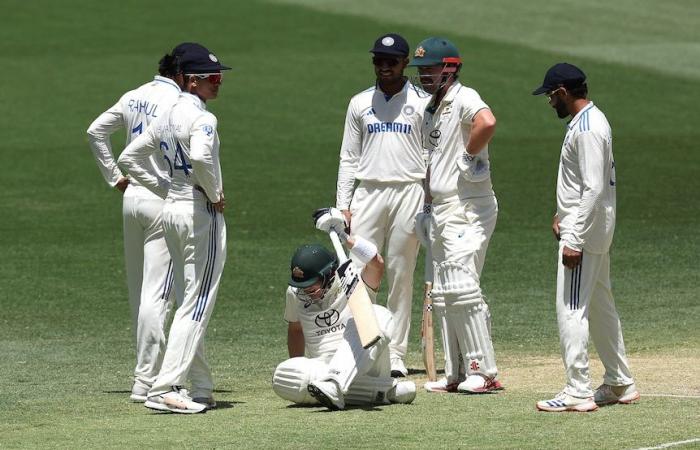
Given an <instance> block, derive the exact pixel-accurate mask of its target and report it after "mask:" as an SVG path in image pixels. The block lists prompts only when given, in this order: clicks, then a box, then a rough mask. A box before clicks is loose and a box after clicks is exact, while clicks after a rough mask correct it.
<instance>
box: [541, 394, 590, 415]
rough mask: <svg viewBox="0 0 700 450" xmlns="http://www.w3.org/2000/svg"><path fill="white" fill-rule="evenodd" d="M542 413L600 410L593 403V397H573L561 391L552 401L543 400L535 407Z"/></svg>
mask: <svg viewBox="0 0 700 450" xmlns="http://www.w3.org/2000/svg"><path fill="white" fill-rule="evenodd" d="M535 406H536V407H537V409H538V410H540V411H549V412H562V411H578V412H589V411H595V410H597V409H598V405H596V404H595V402H594V401H593V397H586V398H581V397H573V396H571V395H569V394H567V393H566V392H564V391H561V392H560V393H558V394H557V395H556V397H554V398H553V399H551V400H541V401H539V402H537V404H536V405H535Z"/></svg>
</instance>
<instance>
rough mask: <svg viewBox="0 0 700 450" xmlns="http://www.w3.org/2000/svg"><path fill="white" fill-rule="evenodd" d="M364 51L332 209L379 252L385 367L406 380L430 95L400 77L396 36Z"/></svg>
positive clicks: (404, 58)
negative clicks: (386, 334) (389, 332)
mask: <svg viewBox="0 0 700 450" xmlns="http://www.w3.org/2000/svg"><path fill="white" fill-rule="evenodd" d="M370 52H371V53H373V55H374V56H373V58H372V63H373V64H374V72H375V74H376V77H377V78H376V84H375V85H374V86H372V87H371V88H369V89H367V90H365V91H363V92H360V93H359V94H357V95H355V96H354V97H353V98H352V99H351V100H350V104H349V106H348V110H347V115H346V118H345V130H344V133H343V142H342V145H341V149H340V164H339V167H338V184H337V191H336V206H337V208H338V209H340V210H342V211H343V213H344V214H345V216H346V218H347V220H348V222H349V223H350V224H351V225H350V226H351V234H352V235H356V236H363V237H365V238H366V239H368V240H369V241H371V242H372V243H373V244H374V245H376V246H377V248H379V249H385V250H384V255H385V256H386V276H387V282H388V284H389V293H388V299H387V308H388V309H389V311H391V313H392V315H393V317H394V334H393V336H392V339H391V344H389V348H390V351H391V368H392V374H393V376H406V375H407V373H408V371H407V369H406V365H405V363H404V358H405V356H406V351H407V347H408V333H409V329H410V325H411V300H412V295H413V272H414V270H415V267H416V258H417V256H418V240H417V238H416V235H415V231H414V221H415V215H416V213H417V212H418V211H420V210H421V208H422V204H423V188H422V180H423V179H424V178H425V162H424V159H423V147H422V143H421V136H420V126H421V122H422V120H423V111H424V110H425V106H426V104H427V102H428V101H429V99H430V96H429V95H428V94H427V93H425V92H424V91H423V90H422V89H420V88H418V87H416V86H414V85H413V84H412V83H411V82H409V81H408V79H407V78H406V77H405V76H404V75H403V71H404V69H405V68H406V64H408V53H409V46H408V43H407V42H406V40H405V39H404V38H403V37H401V36H399V35H398V34H393V33H391V34H386V35H384V36H380V37H379V39H377V40H376V42H375V44H374V47H373V48H372V50H370ZM356 180H358V181H359V185H358V186H357V188H355V181H356Z"/></svg>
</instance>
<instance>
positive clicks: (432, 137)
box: [428, 129, 442, 147]
mask: <svg viewBox="0 0 700 450" xmlns="http://www.w3.org/2000/svg"><path fill="white" fill-rule="evenodd" d="M440 136H442V132H441V131H440V130H438V129H434V130H433V131H431V132H430V134H429V135H428V141H429V142H430V145H432V146H433V147H437V146H438V145H440Z"/></svg>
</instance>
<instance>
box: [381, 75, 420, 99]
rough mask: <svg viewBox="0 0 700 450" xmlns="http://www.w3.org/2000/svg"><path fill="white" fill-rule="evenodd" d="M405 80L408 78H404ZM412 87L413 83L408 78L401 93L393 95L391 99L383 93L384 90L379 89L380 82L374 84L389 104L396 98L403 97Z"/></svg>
mask: <svg viewBox="0 0 700 450" xmlns="http://www.w3.org/2000/svg"><path fill="white" fill-rule="evenodd" d="M404 78H406V77H404ZM410 85H411V82H410V81H409V80H408V78H406V80H405V82H404V84H403V87H402V88H401V90H400V91H399V92H397V93H396V94H394V95H392V96H391V97H389V96H388V95H387V94H385V93H384V91H382V88H380V87H379V83H378V82H375V83H374V88H375V89H376V90H377V91H378V92H380V93H381V94H382V96H383V97H384V100H386V101H387V102H389V101H391V100H393V99H394V98H396V97H397V96H399V95H402V94H403V93H404V92H406V90H408V87H409V86H410Z"/></svg>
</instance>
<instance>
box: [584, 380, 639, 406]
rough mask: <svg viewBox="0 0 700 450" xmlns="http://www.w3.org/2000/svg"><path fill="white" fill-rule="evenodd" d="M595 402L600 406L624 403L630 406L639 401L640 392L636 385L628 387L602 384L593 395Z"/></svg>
mask: <svg viewBox="0 0 700 450" xmlns="http://www.w3.org/2000/svg"><path fill="white" fill-rule="evenodd" d="M593 400H594V401H595V403H596V405H598V406H605V405H614V404H616V403H622V404H624V405H629V404H630V403H634V402H636V401H637V400H639V391H637V387H636V386H635V385H634V383H632V384H630V385H627V386H611V385H609V384H601V385H600V386H598V389H596V390H595V394H593Z"/></svg>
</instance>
